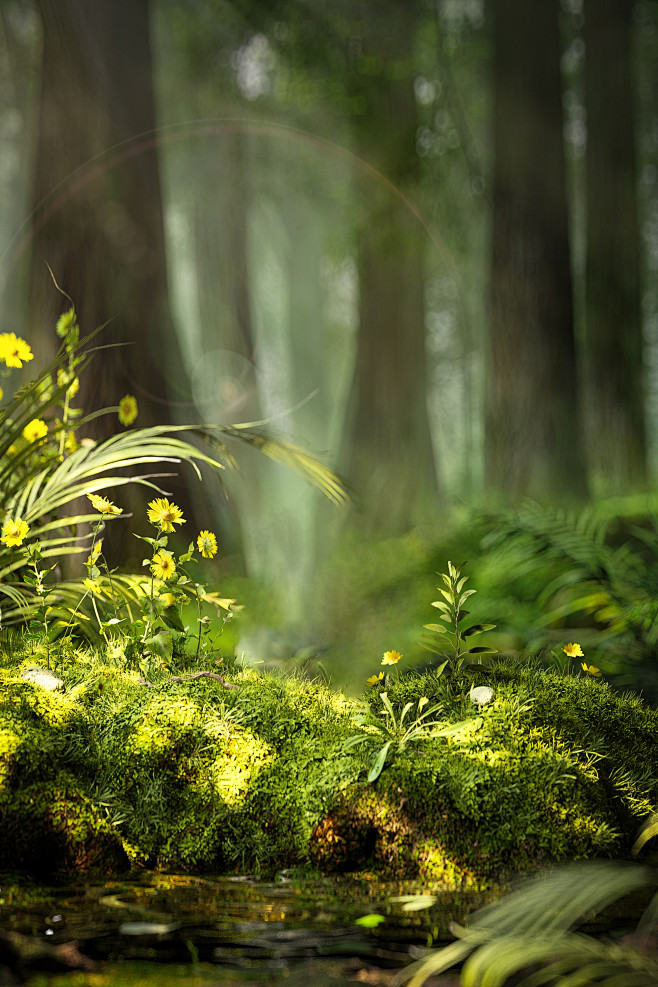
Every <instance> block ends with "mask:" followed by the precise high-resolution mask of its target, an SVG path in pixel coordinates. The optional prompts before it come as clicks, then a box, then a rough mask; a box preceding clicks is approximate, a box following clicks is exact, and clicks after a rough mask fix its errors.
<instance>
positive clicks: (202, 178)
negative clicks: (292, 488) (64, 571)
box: [191, 132, 262, 555]
mask: <svg viewBox="0 0 658 987" xmlns="http://www.w3.org/2000/svg"><path fill="white" fill-rule="evenodd" d="M245 142H246V138H245V136H244V134H241V133H239V132H236V133H226V134H223V135H222V136H221V137H220V138H219V139H217V140H215V139H213V138H210V137H207V138H206V140H205V142H204V143H203V144H202V145H201V146H200V148H199V152H198V154H197V156H196V162H197V173H196V178H195V182H194V188H193V189H192V190H191V214H192V215H191V225H192V228H193V236H194V266H195V272H196V278H195V295H196V301H197V305H198V314H199V330H200V339H199V346H198V347H197V363H196V366H195V368H194V370H193V396H194V400H195V402H196V404H197V407H198V409H199V412H200V415H201V418H202V419H203V420H204V421H213V422H220V423H227V422H228V423H231V422H242V421H256V420H258V419H260V418H261V417H262V409H261V402H260V395H259V388H258V380H257V375H256V365H255V353H254V331H253V320H252V311H251V289H250V277H249V262H248V253H249V251H248V217H249V178H248V176H249V171H248V169H249V162H248V157H247V154H246V147H245ZM259 458H260V456H259V454H258V453H257V452H255V451H253V450H251V449H247V448H245V449H241V450H240V473H241V478H240V481H239V488H238V489H239V494H238V495H236V496H235V497H233V498H227V499H222V500H221V501H220V500H218V499H217V498H215V501H214V503H213V504H207V503H203V502H202V500H201V498H202V497H203V494H204V491H203V490H201V489H200V488H198V489H197V490H196V491H195V494H196V497H197V498H198V499H199V503H198V512H199V516H201V515H202V512H205V516H206V517H213V518H214V521H215V523H216V524H217V526H218V527H219V529H220V532H219V533H220V539H221V543H222V554H224V555H226V554H234V553H240V554H242V553H243V525H244V522H245V521H246V520H247V519H248V518H249V517H250V516H251V515H252V514H253V513H254V512H257V511H258V501H259V498H260V491H259V488H258V485H257V483H255V482H254V478H253V473H254V465H255V462H254V461H257V460H258V459H259Z"/></svg>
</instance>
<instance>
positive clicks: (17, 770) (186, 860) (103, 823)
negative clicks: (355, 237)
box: [0, 656, 658, 887]
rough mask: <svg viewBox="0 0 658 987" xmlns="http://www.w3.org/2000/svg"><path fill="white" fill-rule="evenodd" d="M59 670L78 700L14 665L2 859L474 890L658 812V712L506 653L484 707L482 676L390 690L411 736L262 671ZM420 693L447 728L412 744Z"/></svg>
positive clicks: (589, 850) (586, 849)
mask: <svg viewBox="0 0 658 987" xmlns="http://www.w3.org/2000/svg"><path fill="white" fill-rule="evenodd" d="M57 671H58V673H59V674H61V677H62V679H63V680H64V689H63V690H60V691H57V692H48V691H46V690H45V689H44V688H42V687H40V686H39V685H37V684H33V683H31V682H28V681H26V680H25V679H23V678H21V677H20V667H19V664H18V662H16V661H12V660H11V659H10V658H8V657H7V656H5V657H4V658H2V659H1V667H0V832H2V834H3V839H2V840H1V841H0V868H4V869H9V868H11V869H15V868H16V867H21V868H23V869H25V870H27V871H31V872H33V873H35V874H42V873H44V872H46V871H53V870H58V871H64V872H76V873H78V872H79V871H80V870H86V869H96V870H104V871H116V870H120V869H121V868H122V867H125V866H127V865H128V863H129V862H130V863H131V864H132V865H133V866H148V867H164V868H168V869H178V870H184V871H207V872H221V871H224V872H226V871H242V872H244V871H253V870H258V869H264V868H265V869H267V870H273V869H276V868H280V867H285V866H289V865H292V864H296V863H306V862H309V861H310V862H312V863H313V864H315V866H318V867H320V868H321V869H323V870H327V871H331V870H342V871H355V870H375V871H377V872H379V873H381V874H383V875H389V876H397V877H415V876H421V877H424V878H427V879H431V880H436V881H443V882H445V883H447V884H450V885H451V886H455V885H457V886H471V887H472V886H476V885H481V884H483V883H486V882H488V881H491V880H496V879H498V878H500V877H501V876H502V875H503V874H505V873H506V872H509V871H510V870H518V869H520V868H526V867H533V866H535V865H537V864H539V863H545V862H547V861H550V860H558V859H561V858H564V857H582V856H592V855H602V854H603V855H625V854H626V853H627V852H628V850H629V848H630V845H631V844H632V841H633V838H634V836H635V833H636V831H637V828H638V826H639V824H640V822H641V820H642V818H643V817H645V816H646V815H647V814H648V813H650V812H652V811H654V810H655V808H656V804H657V803H658V745H657V744H656V740H657V739H658V713H656V711H654V710H653V709H650V708H649V707H647V706H646V705H645V704H643V703H642V701H641V700H639V699H637V698H633V697H630V698H629V697H626V698H624V697H620V696H618V695H616V694H615V693H613V692H612V691H611V690H610V689H609V688H608V687H607V686H606V685H605V683H602V682H600V681H593V680H591V679H580V678H579V679H576V678H569V677H562V676H560V675H557V674H553V673H550V672H548V673H547V672H541V671H536V670H535V671H533V670H529V669H523V668H518V667H516V668H515V667H511V666H509V665H506V664H505V663H503V662H499V663H498V664H497V665H496V666H494V668H493V669H492V671H491V673H490V674H489V675H488V677H487V684H488V685H489V686H491V687H492V688H493V690H494V698H493V701H492V702H490V703H489V704H487V705H485V706H482V707H480V708H478V707H477V706H475V705H474V704H473V702H472V701H471V700H470V699H469V696H468V693H469V689H470V686H471V684H472V683H471V682H470V681H469V680H467V679H466V678H464V679H463V680H461V681H459V680H458V681H456V682H453V683H452V684H450V685H449V684H446V683H445V682H444V681H443V680H442V679H439V678H437V677H436V676H434V675H433V674H432V673H428V674H426V675H424V676H412V677H409V678H407V679H403V680H402V681H401V682H400V683H399V684H397V685H394V686H391V688H390V689H389V693H388V695H389V696H390V699H391V701H392V704H393V709H394V713H395V719H396V722H397V724H398V725H399V718H400V712H401V710H402V709H403V707H404V706H405V705H406V704H408V703H411V704H412V706H411V707H410V709H409V710H408V711H407V714H406V718H405V722H404V727H403V729H402V730H398V728H397V726H396V723H393V721H392V720H391V717H390V716H389V715H386V713H385V709H384V707H383V705H382V701H381V699H380V696H379V693H378V692H377V691H376V690H374V691H373V692H372V693H371V694H370V696H369V697H368V700H369V702H370V704H371V707H372V711H373V713H374V714H375V720H374V722H376V723H379V725H380V729H377V727H376V726H372V725H371V726H369V725H367V724H366V725H365V726H364V725H359V724H357V723H356V722H355V721H354V717H355V715H357V714H359V713H361V714H362V713H363V711H364V704H363V703H359V702H358V701H356V700H350V699H346V698H345V697H343V696H341V695H340V694H336V693H333V692H332V691H331V690H330V689H328V688H327V687H326V686H324V685H320V684H318V683H312V682H308V681H305V680H302V679H298V678H284V677H278V676H275V675H259V674H257V673H256V672H254V671H252V670H248V669H247V670H240V669H233V670H232V671H230V672H226V673H224V679H225V683H226V684H224V683H223V682H222V681H219V679H218V678H217V677H216V676H215V677H210V676H204V677H200V678H197V677H195V678H192V677H191V676H187V677H186V676H183V677H173V678H172V677H169V676H168V675H167V673H163V677H162V679H161V680H160V681H155V682H153V684H152V685H145V684H143V682H142V681H141V680H140V679H139V678H138V676H137V674H136V673H133V672H129V671H126V670H122V669H120V668H118V667H113V666H110V665H104V664H102V663H100V662H99V661H98V660H96V662H95V664H91V663H90V661H88V660H85V659H84V657H82V658H80V657H79V658H77V659H75V660H71V661H69V662H68V664H67V665H66V666H65V667H63V668H62V669H60V668H58V669H57ZM422 697H427V698H428V699H429V706H435V707H436V709H435V710H434V712H433V713H432V715H431V717H429V718H427V720H426V722H432V723H435V724H437V725H436V726H434V727H430V728H428V729H427V730H425V731H423V732H420V733H418V734H417V735H416V736H415V737H409V736H408V735H407V737H406V739H404V740H403V741H402V745H400V740H401V738H402V737H403V734H404V731H405V730H406V728H407V727H408V726H409V725H410V724H412V723H413V719H414V717H415V716H416V715H417V712H418V702H417V701H418V700H419V699H421V698H422ZM423 708H424V709H427V708H428V705H427V704H425V706H424V707H423ZM380 713H383V714H384V715H380ZM387 730H388V733H387V732H386V731H387ZM451 730H452V732H450V731H451ZM355 734H361V735H363V736H365V737H366V740H365V742H364V743H360V744H358V745H356V746H349V745H348V746H347V747H346V741H347V740H348V738H350V737H351V736H353V735H355ZM387 740H391V743H390V746H389V748H388V750H387V758H386V763H385V766H384V769H383V771H382V772H381V774H380V776H379V778H378V779H377V780H376V781H375V782H374V784H369V783H368V782H367V780H366V779H367V774H368V770H369V768H370V767H371V765H372V763H373V760H374V759H375V758H376V755H377V753H378V751H379V750H380V749H381V747H382V745H383V743H385V742H386V741H387Z"/></svg>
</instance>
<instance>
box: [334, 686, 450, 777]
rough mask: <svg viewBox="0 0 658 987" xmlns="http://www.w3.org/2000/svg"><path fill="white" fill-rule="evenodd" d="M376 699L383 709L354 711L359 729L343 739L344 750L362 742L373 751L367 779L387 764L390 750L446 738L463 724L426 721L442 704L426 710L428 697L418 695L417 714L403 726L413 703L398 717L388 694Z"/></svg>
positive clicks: (377, 774) (377, 773) (382, 694)
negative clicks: (428, 738) (437, 738)
mask: <svg viewBox="0 0 658 987" xmlns="http://www.w3.org/2000/svg"><path fill="white" fill-rule="evenodd" d="M379 698H380V699H381V701H382V706H383V707H384V708H383V709H381V710H380V711H379V713H375V712H374V711H373V710H372V709H371V708H368V710H366V711H365V712H363V713H359V714H357V716H355V717H354V722H355V723H356V724H358V726H360V727H361V732H359V733H356V734H353V735H352V736H351V737H348V739H347V740H346V741H345V749H346V750H350V749H352V748H354V747H357V746H359V745H360V744H365V745H366V746H367V747H369V748H371V749H372V750H373V752H374V756H373V759H372V764H371V766H370V771H369V772H368V781H369V782H373V781H376V780H377V778H379V776H380V774H381V773H382V770H383V768H384V765H385V764H386V758H387V757H388V754H389V752H392V751H397V752H402V751H404V750H405V749H406V748H407V747H409V745H410V744H413V743H414V742H416V741H419V740H422V739H423V738H425V737H428V736H430V735H431V736H432V737H446V736H448V735H449V734H451V733H455V732H456V731H458V730H460V729H461V728H462V727H463V726H464V723H452V724H450V725H449V726H446V725H445V724H443V723H442V722H441V721H438V720H431V721H428V717H429V716H432V715H434V714H436V713H438V712H440V710H441V709H442V707H441V706H440V705H436V706H431V707H429V708H428V709H425V706H427V704H428V702H429V699H428V698H427V696H421V698H420V699H419V700H418V705H417V709H416V716H415V718H414V719H413V720H411V721H410V722H409V723H408V724H407V725H406V726H405V720H406V719H407V715H408V714H409V713H410V712H411V710H412V709H413V706H414V703H413V702H409V703H407V704H406V705H405V707H404V708H403V710H402V712H401V713H400V716H399V717H396V715H395V710H394V709H393V706H392V705H391V700H390V699H389V698H388V693H387V692H380V693H379ZM382 717H383V720H382ZM437 728H438V729H437ZM382 741H383V743H382Z"/></svg>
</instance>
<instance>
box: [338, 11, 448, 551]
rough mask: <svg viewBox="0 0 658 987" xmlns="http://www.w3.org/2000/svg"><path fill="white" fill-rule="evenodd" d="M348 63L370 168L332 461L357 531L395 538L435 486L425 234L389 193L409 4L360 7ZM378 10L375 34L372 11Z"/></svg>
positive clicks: (357, 135) (407, 79)
mask: <svg viewBox="0 0 658 987" xmlns="http://www.w3.org/2000/svg"><path fill="white" fill-rule="evenodd" d="M360 14H361V21H360V22H359V23H360V25H361V26H362V29H363V31H364V34H363V38H362V39H360V47H359V46H357V44H356V42H355V39H354V38H352V40H351V41H350V44H351V46H352V50H353V51H355V52H357V54H356V55H355V56H354V57H353V59H352V64H351V66H350V69H349V71H350V73H351V76H350V83H349V84H350V85H351V87H352V92H353V97H354V101H355V105H356V106H357V107H360V108H361V109H360V111H359V112H358V114H357V115H355V117H354V118H353V121H352V122H353V128H354V140H355V151H356V153H357V154H358V155H359V157H361V158H362V159H363V160H364V161H365V162H367V163H368V164H369V165H372V166H373V168H375V169H377V172H378V173H379V175H377V174H372V173H368V174H366V175H364V176H360V177H359V184H358V187H357V195H358V200H359V216H358V220H357V222H358V227H357V266H358V274H359V290H360V304H359V330H358V339H357V352H356V363H355V368H354V377H353V381H352V387H351V393H350V396H349V400H348V406H347V416H346V422H345V432H344V439H343V449H342V457H341V458H342V464H341V465H342V469H343V472H344V473H345V475H346V476H347V478H348V480H349V481H350V482H351V483H352V484H353V485H354V487H355V488H356V491H357V495H358V496H359V497H360V499H361V502H362V507H363V519H364V521H365V524H366V525H367V526H368V527H371V528H374V529H376V530H378V531H380V532H381V533H388V534H396V533H399V532H403V531H405V530H408V529H409V528H411V527H412V526H413V525H415V524H418V523H421V522H427V521H429V520H432V519H433V518H435V517H436V512H437V508H438V502H439V498H438V487H437V480H436V470H435V463H434V453H433V449H432V442H431V437H430V429H429V419H428V414H427V400H426V393H427V392H426V358H425V357H426V354H425V335H426V333H425V304H424V287H425V284H424V254H425V232H424V230H423V228H422V226H421V224H420V222H419V221H418V219H417V218H416V217H415V216H414V214H413V213H412V211H411V210H410V209H409V207H408V206H407V205H406V204H405V203H404V202H402V201H401V200H400V199H399V198H398V197H397V195H396V194H395V192H394V191H393V189H391V187H390V185H389V183H392V185H393V186H394V188H395V189H396V190H399V191H401V192H403V193H405V194H408V195H411V196H413V194H414V192H415V190H416V187H417V183H418V181H419V177H420V175H419V170H420V169H419V159H418V155H417V153H416V129H417V113H416V102H415V95H414V75H415V73H414V65H413V48H414V37H415V29H416V21H415V18H414V16H413V8H407V7H403V6H399V7H393V6H390V7H389V6H387V7H384V8H382V7H381V6H377V5H375V4H372V3H371V4H363V5H362V8H360ZM384 15H385V16H386V30H382V26H381V18H382V16H384Z"/></svg>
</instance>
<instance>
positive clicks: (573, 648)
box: [562, 644, 583, 658]
mask: <svg viewBox="0 0 658 987" xmlns="http://www.w3.org/2000/svg"><path fill="white" fill-rule="evenodd" d="M562 650H563V651H564V653H565V655H568V656H569V658H582V657H583V649H582V648H581V646H580V645H579V644H568V645H567V646H566V648H562Z"/></svg>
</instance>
